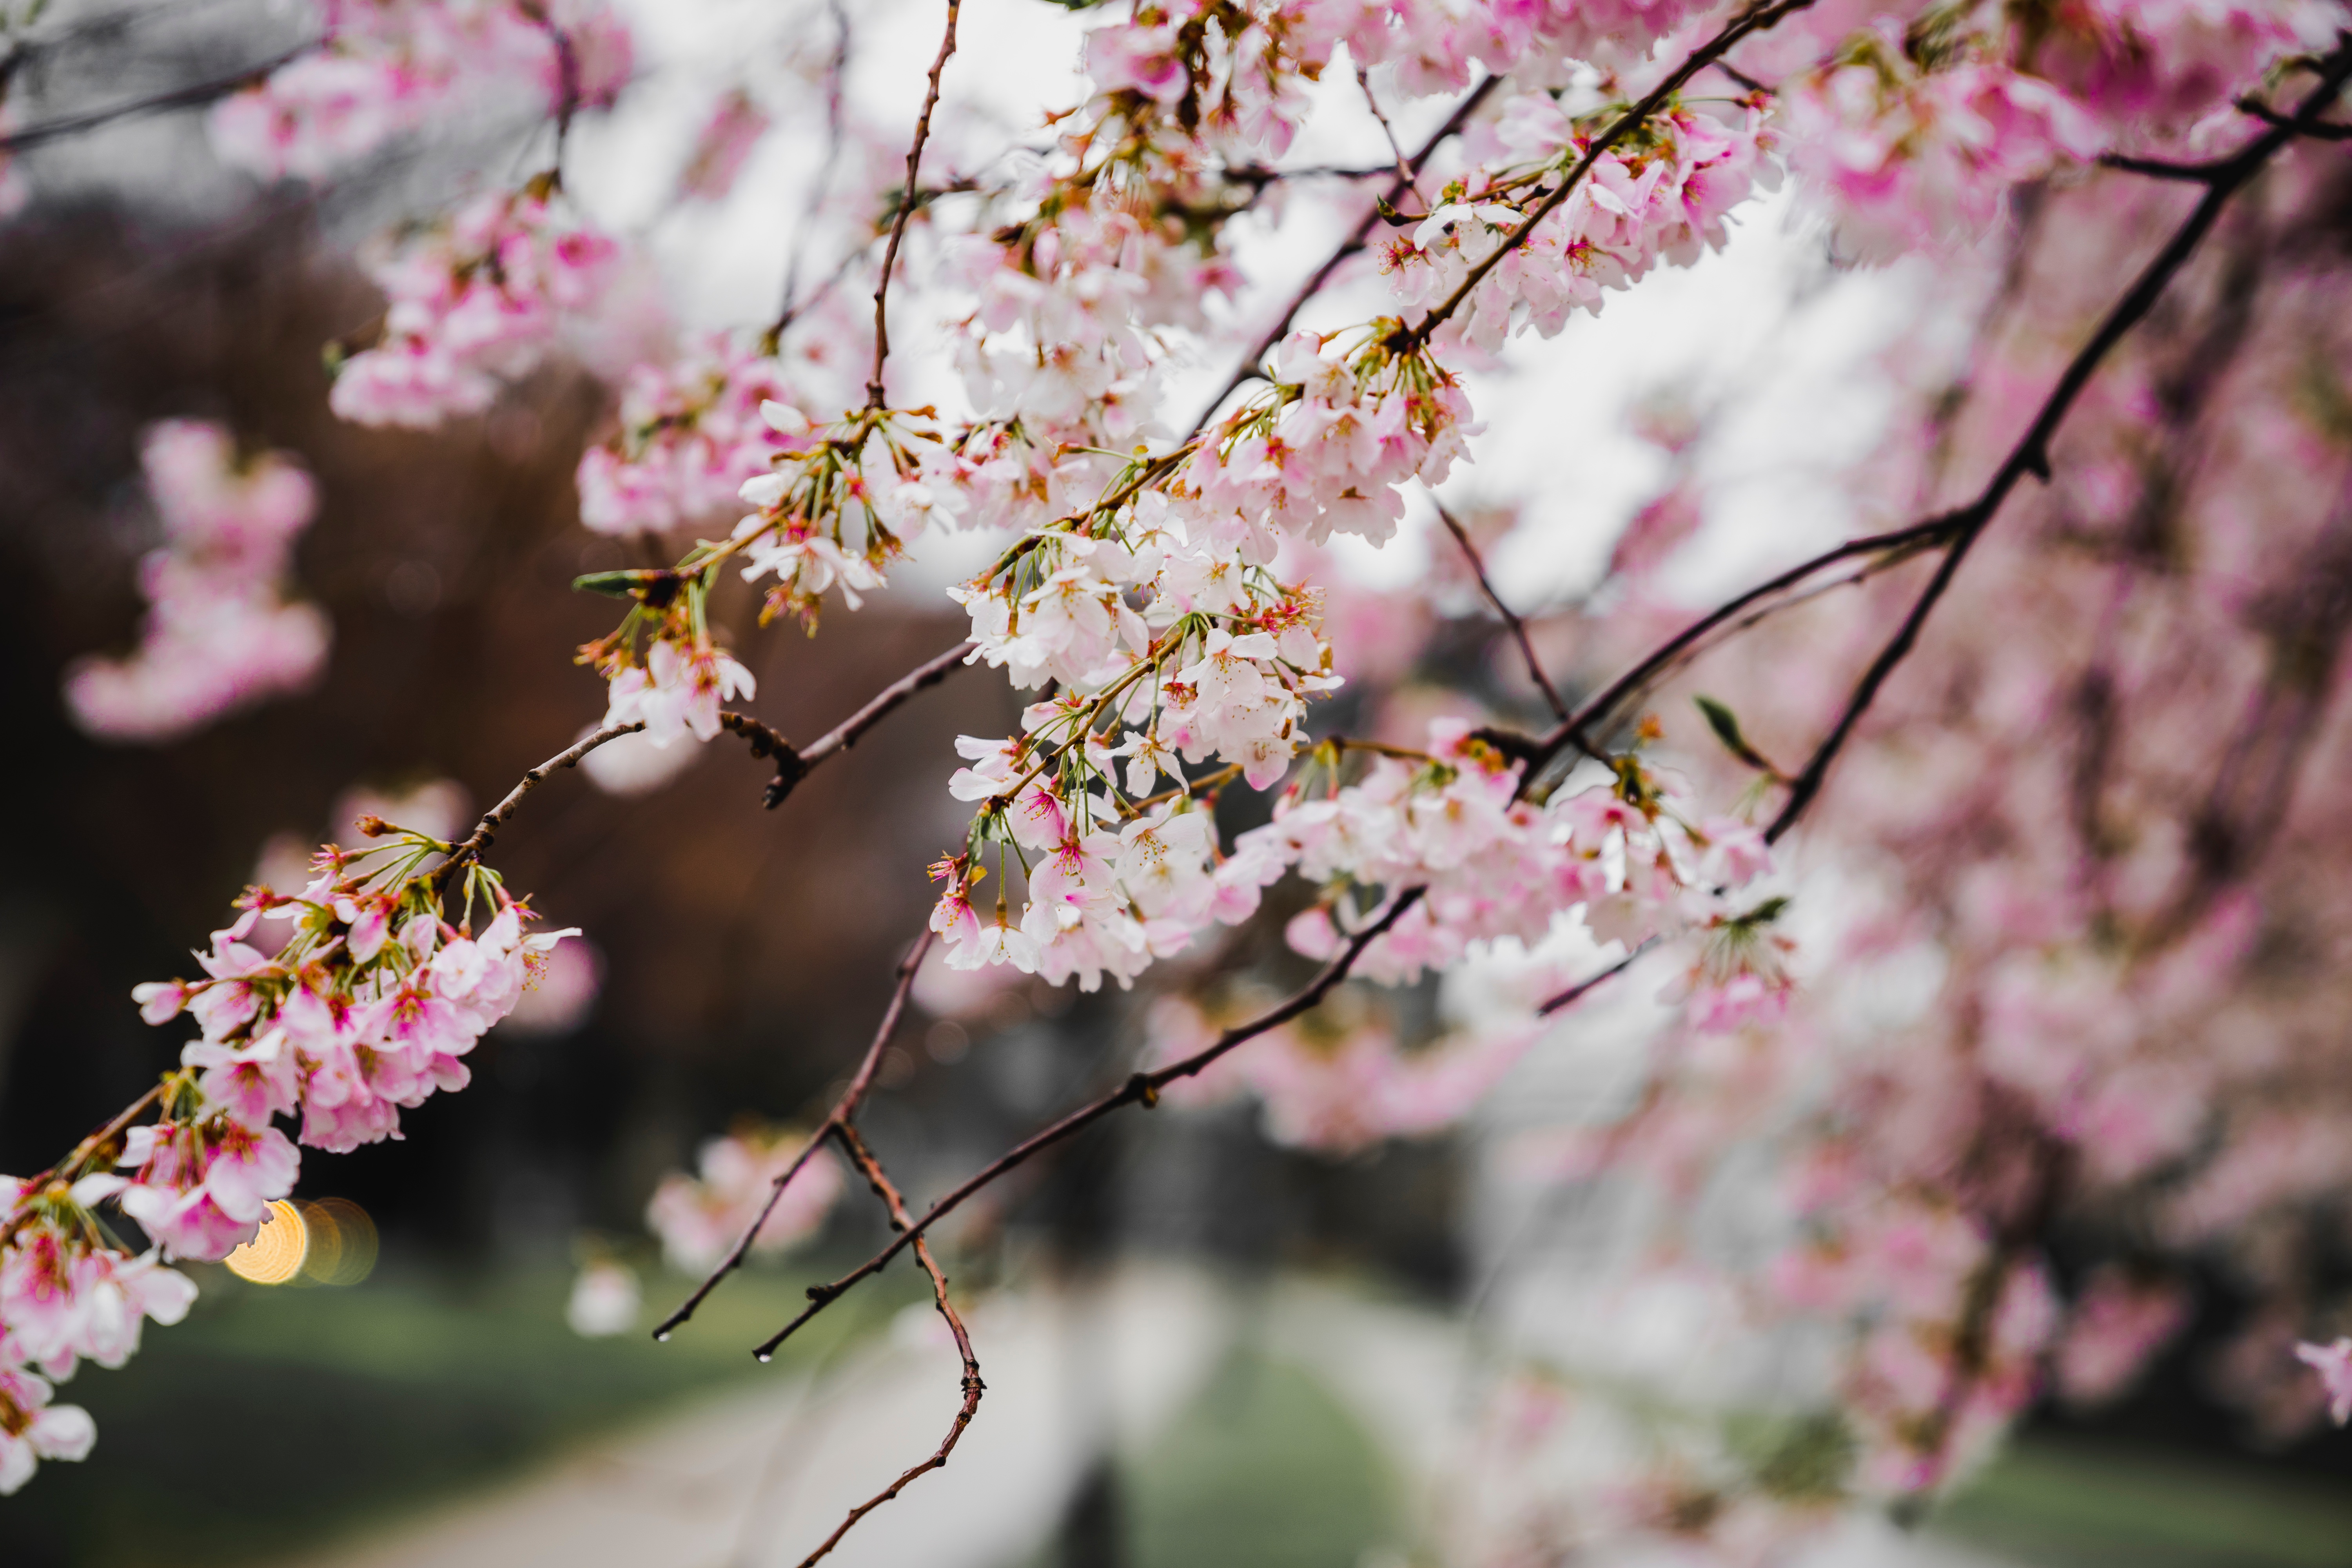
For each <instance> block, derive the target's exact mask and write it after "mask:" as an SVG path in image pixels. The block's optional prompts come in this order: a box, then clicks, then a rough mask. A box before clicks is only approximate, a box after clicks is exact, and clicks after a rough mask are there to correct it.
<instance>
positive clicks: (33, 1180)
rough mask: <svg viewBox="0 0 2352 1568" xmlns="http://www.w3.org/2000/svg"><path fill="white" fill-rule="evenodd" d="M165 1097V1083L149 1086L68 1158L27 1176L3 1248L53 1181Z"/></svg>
mask: <svg viewBox="0 0 2352 1568" xmlns="http://www.w3.org/2000/svg"><path fill="white" fill-rule="evenodd" d="M162 1098H163V1085H162V1084H160V1083H159V1084H157V1085H156V1086H155V1087H154V1088H152V1089H149V1090H148V1091H147V1092H146V1093H144V1094H142V1095H141V1096H140V1097H139V1098H138V1099H136V1100H132V1101H131V1103H130V1104H128V1105H126V1106H124V1107H123V1108H122V1109H121V1110H118V1111H116V1112H115V1113H114V1115H113V1116H112V1117H111V1118H110V1119H109V1121H107V1123H106V1125H105V1126H103V1127H100V1129H99V1130H98V1131H95V1132H93V1133H91V1134H90V1135H89V1137H87V1138H85V1139H83V1140H82V1141H81V1142H79V1143H77V1144H75V1145H74V1146H73V1152H72V1153H70V1154H68V1155H67V1156H66V1157H65V1158H64V1159H62V1160H59V1161H58V1163H56V1164H54V1165H51V1166H50V1167H49V1168H48V1169H47V1170H46V1171H43V1172H41V1173H39V1174H38V1175H35V1176H28V1177H26V1179H25V1184H24V1186H23V1187H22V1188H21V1189H20V1190H19V1192H18V1194H17V1198H16V1208H15V1210H14V1211H13V1212H12V1213H10V1215H8V1220H7V1223H6V1224H5V1226H0V1247H6V1246H7V1245H8V1244H9V1243H10V1242H12V1241H14V1240H15V1239H16V1233H17V1232H18V1231H19V1230H22V1229H23V1228H24V1226H25V1221H26V1219H27V1218H29V1217H30V1216H31V1215H32V1212H33V1200H34V1199H35V1198H37V1197H39V1196H40V1195H41V1194H42V1192H43V1190H44V1189H46V1188H47V1186H48V1185H49V1184H50V1183H51V1182H52V1181H55V1180H58V1178H59V1177H61V1176H62V1175H63V1174H64V1173H66V1172H68V1171H71V1170H73V1169H74V1168H75V1167H77V1166H79V1165H80V1164H81V1163H83V1162H84V1161H86V1160H88V1159H89V1158H90V1156H92V1155H94V1154H97V1153H99V1152H100V1151H102V1150H104V1149H105V1148H106V1146H107V1145H108V1144H110V1143H111V1142H114V1141H115V1140H116V1139H118V1138H120V1137H121V1136H122V1134H123V1133H124V1132H126V1131H129V1130H130V1128H131V1123H132V1122H134V1121H138V1120H139V1117H140V1113H141V1112H142V1111H144V1110H146V1109H147V1108H148V1107H149V1106H151V1105H152V1104H154V1103H155V1102H156V1101H157V1100H161V1099H162Z"/></svg>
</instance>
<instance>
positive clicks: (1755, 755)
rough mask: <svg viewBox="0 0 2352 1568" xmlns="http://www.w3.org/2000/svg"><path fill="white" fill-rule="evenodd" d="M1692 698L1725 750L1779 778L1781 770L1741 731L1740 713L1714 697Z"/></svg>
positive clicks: (1762, 771) (1752, 766)
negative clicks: (1750, 742) (1749, 741)
mask: <svg viewBox="0 0 2352 1568" xmlns="http://www.w3.org/2000/svg"><path fill="white" fill-rule="evenodd" d="M1691 700H1692V701H1693V702H1695V703H1696V704H1697V705H1698V710H1699V711H1700V712H1701V713H1702V714H1704V715H1706V727H1707V728H1708V729H1710V730H1712V731H1715V738H1716V739H1717V740H1718V741H1720V742H1723V749H1724V750H1725V751H1727V752H1730V753H1731V754H1732V755H1733V756H1735V757H1738V759H1739V760H1740V761H1741V762H1743V763H1747V764H1748V766H1749V767H1751V768H1754V769H1756V770H1758V771H1759V772H1760V773H1766V774H1768V775H1769V776H1770V777H1772V778H1776V779H1777V778H1779V777H1780V769H1778V768H1776V767H1774V766H1773V765H1772V764H1771V763H1770V762H1769V761H1767V760H1766V758H1765V756H1764V753H1762V752H1759V751H1758V750H1757V749H1756V748H1755V747H1754V746H1752V745H1750V744H1749V743H1748V737H1747V736H1746V735H1743V734H1741V733H1740V731H1739V715H1738V714H1737V713H1734V712H1733V711H1732V710H1730V709H1729V708H1727V707H1726V706H1724V705H1723V704H1722V703H1720V702H1717V700H1715V699H1714V698H1712V697H1705V696H1701V697H1694V698H1692V699H1691Z"/></svg>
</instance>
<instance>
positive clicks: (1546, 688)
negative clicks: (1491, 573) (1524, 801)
mask: <svg viewBox="0 0 2352 1568" xmlns="http://www.w3.org/2000/svg"><path fill="white" fill-rule="evenodd" d="M1430 504H1431V505H1433V506H1434V507H1436V508H1437V521H1440V522H1442V523H1444V525H1445V531H1446V532H1448V533H1450V534H1452V535H1453V536H1454V543H1456V544H1458V545H1460V546H1461V547H1462V558H1463V559H1464V560H1465V561H1467V562H1469V563H1470V572H1471V574H1472V575H1473V576H1475V577H1476V578H1477V579H1478V590H1479V592H1481V593H1483V594H1485V595H1486V602H1487V603H1488V604H1490V605H1494V606H1495V613H1496V615H1498V616H1502V617H1503V624H1504V625H1505V626H1508V627H1509V628H1510V629H1511V639H1512V640H1513V641H1514V642H1516V643H1517V644H1518V645H1519V658H1522V659H1524V660H1525V661H1526V662H1527V667H1528V679H1529V680H1532V681H1534V682H1535V683H1536V689H1537V690H1538V691H1540V692H1542V693H1543V699H1544V701H1545V702H1546V703H1548V704H1549V705H1550V708H1551V716H1552V717H1553V718H1555V719H1559V720H1566V719H1567V717H1568V704H1567V703H1565V702H1563V701H1561V700H1560V698H1559V691H1558V690H1557V689H1555V688H1554V687H1553V686H1552V683H1551V678H1550V677H1549V676H1547V675H1546V674H1544V669H1543V661H1542V660H1540V659H1538V658H1536V649H1535V645H1534V644H1533V643H1531V642H1529V641H1528V624H1527V622H1525V621H1523V620H1521V619H1520V618H1519V617H1518V616H1517V613H1516V612H1514V611H1513V610H1512V608H1511V606H1510V605H1507V604H1505V603H1503V595H1500V594H1497V593H1496V592H1495V584H1493V583H1492V582H1490V581H1489V580H1488V579H1487V576H1486V563H1485V562H1484V561H1482V560H1480V559H1479V558H1478V547H1477V546H1476V545H1475V544H1473V543H1471V542H1470V534H1469V531H1467V530H1466V529H1465V528H1464V527H1463V526H1462V524H1461V523H1460V522H1458V521H1455V520H1454V514H1453V513H1452V512H1450V511H1448V510H1445V505H1444V502H1442V501H1436V500H1433V501H1432V502H1431V503H1430Z"/></svg>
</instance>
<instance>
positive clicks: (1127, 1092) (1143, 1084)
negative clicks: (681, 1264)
mask: <svg viewBox="0 0 2352 1568" xmlns="http://www.w3.org/2000/svg"><path fill="white" fill-rule="evenodd" d="M1421 894H1422V889H1419V888H1407V889H1404V890H1403V891H1402V892H1400V893H1398V894H1397V895H1396V897H1395V898H1393V899H1391V900H1390V901H1389V907H1388V909H1387V910H1385V911H1383V912H1382V913H1381V917H1380V918H1379V919H1378V920H1375V921H1372V923H1371V924H1370V925H1368V926H1366V927H1365V928H1364V929H1363V930H1362V931H1359V932H1357V933H1356V935H1355V936H1354V938H1353V939H1351V940H1350V941H1349V943H1348V945H1347V946H1346V947H1345V948H1343V949H1341V950H1340V952H1339V954H1338V955H1337V956H1336V957H1334V958H1333V959H1332V960H1331V962H1330V963H1327V964H1325V965H1324V966H1323V969H1322V972H1321V973H1318V974H1317V975H1316V977H1315V978H1314V979H1313V980H1311V981H1309V982H1308V983H1307V985H1306V986H1305V987H1304V988H1302V989H1300V990H1298V991H1297V992H1294V993H1293V994H1291V996H1290V997H1289V998H1288V999H1287V1000H1286V1001H1285V1002H1283V1003H1281V1004H1279V1005H1276V1006H1274V1007H1271V1008H1269V1009H1267V1010H1266V1011H1265V1012H1264V1013H1261V1014H1259V1015H1258V1016H1256V1017H1255V1018H1253V1019H1251V1020H1250V1021H1249V1022H1248V1023H1246V1024H1237V1025H1235V1026H1234V1027H1232V1028H1230V1029H1227V1030H1226V1031H1225V1032H1224V1033H1223V1034H1222V1035H1220V1036H1218V1037H1217V1038H1216V1040H1215V1041H1214V1043H1213V1044H1211V1045H1209V1046H1206V1047H1202V1049H1201V1050H1198V1051H1195V1052H1194V1053H1193V1054H1192V1055H1191V1056H1189V1057H1186V1058H1183V1059H1181V1061H1176V1062H1171V1063H1170V1064H1169V1065H1168V1066H1166V1067H1163V1068H1156V1069H1154V1070H1153V1071H1150V1072H1137V1073H1133V1074H1131V1075H1129V1078H1128V1079H1127V1081H1126V1082H1125V1083H1123V1084H1121V1085H1120V1086H1119V1087H1118V1088H1117V1089H1113V1090H1112V1091H1111V1092H1110V1093H1108V1094H1106V1095H1104V1096H1102V1097H1101V1098H1100V1099H1098V1100H1092V1101H1090V1102H1088V1103H1087V1104H1086V1105H1083V1106H1080V1107H1079V1108H1078V1109H1077V1110H1074V1111H1072V1112H1070V1113H1069V1114H1068V1115H1067V1116H1065V1117H1063V1118H1062V1119H1061V1120H1059V1121H1055V1122H1053V1123H1052V1124H1051V1125H1049V1126H1046V1127H1045V1128H1042V1129H1040V1130H1039V1131H1035V1132H1033V1133H1031V1134H1030V1135H1029V1136H1028V1137H1027V1138H1025V1139H1024V1140H1022V1142H1019V1143H1016V1144H1014V1145H1013V1147H1012V1148H1011V1149H1008V1150H1006V1151H1005V1152H1003V1154H1000V1155H999V1156H997V1157H996V1158H995V1159H994V1160H992V1161H991V1162H989V1163H987V1164H986V1165H983V1166H982V1167H981V1168H980V1169H979V1170H977V1171H975V1172H973V1173H971V1175H969V1176H967V1177H965V1178H964V1179H963V1180H962V1181H961V1182H960V1183H958V1184H956V1185H955V1186H954V1187H953V1188H951V1189H950V1191H949V1192H948V1194H946V1195H945V1196H944V1197H942V1198H940V1200H939V1201H938V1202H937V1203H934V1204H933V1205H931V1206H930V1207H929V1209H927V1210H926V1211H924V1214H923V1217H922V1218H921V1219H919V1220H918V1221H916V1222H915V1223H914V1225H912V1226H909V1227H908V1229H906V1230H904V1231H901V1232H900V1233H899V1234H898V1237H896V1238H895V1239H893V1240H892V1241H891V1242H890V1244H889V1245H888V1246H887V1247H883V1248H882V1250H881V1251H879V1252H877V1253H876V1254H875V1255H874V1256H873V1257H871V1258H867V1259H866V1261H865V1262H863V1263H861V1264H859V1265H858V1266H857V1267H856V1268H853V1269H851V1270H850V1271H849V1272H848V1273H846V1274H845V1275H843V1276H842V1277H841V1278H840V1279H835V1280H832V1281H830V1282H828V1283H825V1284H819V1285H812V1286H810V1287H809V1288H808V1296H809V1304H808V1306H807V1307H806V1308H805V1309H804V1310H803V1311H802V1312H801V1313H800V1315H799V1316H798V1317H795V1318H794V1319H793V1321H791V1322H789V1323H786V1324H785V1325H784V1326H783V1327H782V1329H780V1330H778V1331H776V1333H775V1334H774V1335H773V1336H772V1337H771V1338H769V1339H768V1340H766V1341H765V1342H762V1343H761V1345H760V1347H759V1348H758V1349H757V1350H756V1351H754V1352H752V1353H753V1354H754V1355H756V1356H758V1357H759V1358H760V1359H761V1360H762V1361H765V1360H767V1359H768V1358H769V1357H771V1356H772V1355H774V1354H775V1353H776V1347H777V1346H779V1345H781V1344H782V1343H783V1342H785V1341H786V1340H788V1339H790V1338H792V1336H793V1334H794V1333H795V1332H797V1331H799V1330H800V1328H801V1326H802V1325H803V1324H804V1323H806V1322H807V1321H809V1320H810V1319H811V1318H814V1317H815V1316H816V1315H817V1314H818V1313H819V1312H821V1311H823V1310H824V1309H825V1308H826V1307H828V1306H830V1305H831V1304H832V1303H833V1302H834V1301H835V1300H837V1299H838V1298H839V1297H841V1296H842V1295H843V1294H844V1293H845V1292H846V1291H847V1290H848V1289H850V1287H852V1286H854V1285H856V1283H857V1282H858V1281H859V1280H861V1279H866V1278H867V1277H868V1276H870V1275H873V1274H877V1273H879V1272H881V1270H882V1268H883V1266H884V1265H885V1264H887V1263H888V1262H889V1261H890V1259H892V1258H896V1257H897V1256H898V1254H899V1252H900V1251H901V1250H902V1249H904V1248H905V1247H909V1246H911V1245H913V1244H914V1243H915V1242H916V1241H917V1240H919V1239H920V1238H921V1237H922V1236H923V1234H924V1233H925V1232H927V1231H929V1229H930V1228H931V1226H934V1225H936V1224H937V1223H939V1221H940V1220H941V1219H944V1218H945V1217H947V1215H950V1213H952V1212H954V1211H955V1210H956V1209H957V1208H959V1207H961V1205H962V1204H963V1202H964V1200H965V1199H967V1198H969V1197H971V1195H972V1194H974V1193H977V1192H979V1191H980V1190H981V1189H982V1188H983V1187H986V1186H988V1185H990V1184H992V1183H994V1182H995V1181H996V1180H997V1179H998V1178H999V1177H1001V1176H1003V1175H1004V1174H1005V1173H1007V1172H1009V1171H1012V1170H1013V1169H1014V1168H1015V1167H1017V1166H1020V1165H1024V1164H1026V1163H1028V1162H1029V1161H1030V1159H1031V1158H1032V1157H1034V1156H1035V1155H1037V1154H1039V1153H1041V1152H1044V1151H1045V1150H1047V1149H1050V1148H1052V1147H1053V1146H1054V1145H1055V1144H1056V1143H1061V1142H1066V1141H1067V1140H1069V1139H1071V1138H1073V1137H1075V1136H1076V1135H1077V1134H1078V1133H1080V1132H1083V1131H1086V1130H1087V1128H1089V1127H1091V1126H1093V1125H1094V1124H1095V1123H1096V1122H1097V1121H1101V1120H1102V1119H1103V1118H1104V1117H1106V1116H1108V1115H1109V1114H1110V1113H1111V1112H1112V1111H1114V1110H1118V1109H1119V1108H1120V1107H1121V1106H1126V1105H1138V1104H1140V1105H1145V1106H1151V1105H1156V1104H1158V1103H1159V1100H1160V1090H1161V1089H1164V1088H1166V1087H1167V1086H1168V1085H1169V1084H1171V1083H1172V1082H1174V1081H1175V1080H1176V1079H1180V1078H1191V1077H1192V1075H1193V1074H1195V1073H1198V1072H1200V1071H1201V1070H1202V1068H1206V1067H1208V1066H1209V1065H1210V1064H1211V1063H1213V1062H1214V1061H1216V1060H1217V1058H1220V1057H1223V1055H1224V1054H1225V1053H1226V1052H1228V1051H1231V1050H1233V1049H1234V1047H1237V1046H1241V1045H1244V1044H1246V1043H1247V1042H1248V1041H1250V1040H1254V1039H1255V1038H1256V1037H1258V1036H1260V1035H1263V1034H1265V1033H1266V1032H1267V1031H1269V1030H1271V1029H1276V1028H1279V1027H1281V1026H1283V1025H1285V1024H1287V1023H1288V1022H1290V1020H1291V1019H1293V1018H1296V1017H1297V1016H1299V1015H1300V1014H1302V1013H1306V1012H1308V1011H1311V1010H1312V1009H1313V1008H1314V1007H1315V1006H1316V1005H1318V1004H1319V1003H1320V1002H1321V1001H1322V1000H1323V998H1324V997H1326V996H1328V995H1329V994H1331V992H1332V990H1333V988H1334V987H1336V986H1337V985H1338V984H1339V982H1341V981H1342V980H1345V979H1346V978H1347V977H1348V972H1349V970H1351V969H1353V968H1354V967H1355V966H1356V961H1357V960H1358V959H1360V958H1361V957H1362V956H1363V954H1364V950H1365V949H1366V948H1368V947H1370V946H1371V944H1372V943H1373V942H1376V941H1378V940H1379V939H1380V938H1381V936H1383V935H1385V934H1387V932H1388V930H1389V928H1390V927H1391V926H1393V925H1395V924H1396V922H1397V921H1400V920H1402V919H1403V918H1404V915H1405V913H1406V911H1407V910H1411V909H1412V907H1413V906H1414V905H1415V904H1417V903H1419V902H1420V901H1421Z"/></svg>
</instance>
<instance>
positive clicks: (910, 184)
mask: <svg viewBox="0 0 2352 1568" xmlns="http://www.w3.org/2000/svg"><path fill="white" fill-rule="evenodd" d="M961 3H962V0H948V25H947V31H946V32H945V33H944V34H942V35H941V36H940V52H939V57H938V58H936V59H934V60H932V61H931V81H930V86H929V88H928V89H925V91H924V93H923V111H922V113H921V114H919V115H918V116H917V117H916V120H915V140H914V142H913V143H912V144H911V145H910V146H908V149H907V186H906V189H905V190H904V191H902V192H900V193H899V196H898V217H897V218H896V219H895V220H894V221H893V222H892V223H891V225H890V244H889V247H888V248H887V249H886V250H884V251H883V252H882V276H881V277H880V278H879V279H877V280H876V282H875V285H874V374H872V375H871V376H869V377H868V378H867V379H866V406H867V407H868V408H880V407H881V406H882V405H883V401H884V399H883V393H882V366H883V365H884V363H886V362H887V361H888V359H889V358H890V303H889V301H890V273H891V270H892V269H893V268H896V267H897V266H898V246H899V242H900V241H902V240H904V239H905V238H906V237H907V220H908V218H910V217H912V216H915V166H916V165H917V164H918V163H921V162H922V158H923V143H924V142H926V141H928V140H929V138H930V134H931V110H933V109H934V108H935V107H937V105H938V104H939V101H940V72H941V71H944V70H946V69H947V68H948V57H949V56H950V55H952V54H954V53H955V47H956V11H957V8H958V7H959V6H960V5H961ZM770 804H771V805H772V804H774V803H773V802H771V803H770Z"/></svg>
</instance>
